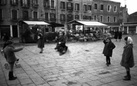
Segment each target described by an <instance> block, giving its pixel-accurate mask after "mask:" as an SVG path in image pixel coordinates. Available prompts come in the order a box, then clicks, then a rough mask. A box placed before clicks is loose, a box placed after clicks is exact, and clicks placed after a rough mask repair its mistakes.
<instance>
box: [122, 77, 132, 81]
mask: <svg viewBox="0 0 137 86" xmlns="http://www.w3.org/2000/svg"><path fill="white" fill-rule="evenodd" d="M123 80H125V81H130V80H131V78H129V77H124V79H123Z"/></svg>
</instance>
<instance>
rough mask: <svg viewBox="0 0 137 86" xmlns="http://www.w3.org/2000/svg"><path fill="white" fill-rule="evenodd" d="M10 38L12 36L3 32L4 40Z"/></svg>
mask: <svg viewBox="0 0 137 86" xmlns="http://www.w3.org/2000/svg"><path fill="white" fill-rule="evenodd" d="M9 39H10V36H9V35H8V34H7V33H4V34H3V37H2V40H3V41H4V42H6V41H8V40H9Z"/></svg>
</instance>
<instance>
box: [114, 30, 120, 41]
mask: <svg viewBox="0 0 137 86" xmlns="http://www.w3.org/2000/svg"><path fill="white" fill-rule="evenodd" d="M118 33H119V32H118V30H115V32H114V39H115V40H116V41H117V39H118Z"/></svg>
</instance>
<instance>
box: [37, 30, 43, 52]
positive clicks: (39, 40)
mask: <svg viewBox="0 0 137 86" xmlns="http://www.w3.org/2000/svg"><path fill="white" fill-rule="evenodd" d="M38 48H40V53H43V48H44V35H43V33H42V30H41V29H38Z"/></svg>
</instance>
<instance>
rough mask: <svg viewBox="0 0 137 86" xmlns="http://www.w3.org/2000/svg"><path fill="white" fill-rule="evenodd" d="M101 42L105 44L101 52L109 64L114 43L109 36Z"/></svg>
mask: <svg viewBox="0 0 137 86" xmlns="http://www.w3.org/2000/svg"><path fill="white" fill-rule="evenodd" d="M103 42H104V44H105V46H104V50H103V54H104V56H106V65H107V66H109V65H110V64H111V61H110V57H112V53H113V49H114V48H115V45H114V43H113V42H112V41H111V39H110V38H106V39H105V40H104V41H103Z"/></svg>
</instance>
